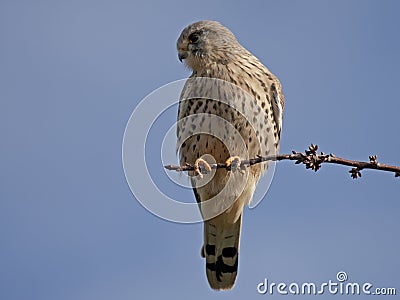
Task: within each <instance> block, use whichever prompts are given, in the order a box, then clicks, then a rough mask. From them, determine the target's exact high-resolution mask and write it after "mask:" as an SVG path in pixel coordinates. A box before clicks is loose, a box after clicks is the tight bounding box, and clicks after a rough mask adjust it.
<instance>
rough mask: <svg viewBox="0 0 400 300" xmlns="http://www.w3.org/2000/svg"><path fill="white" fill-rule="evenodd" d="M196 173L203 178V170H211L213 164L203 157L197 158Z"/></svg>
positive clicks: (195, 163)
mask: <svg viewBox="0 0 400 300" xmlns="http://www.w3.org/2000/svg"><path fill="white" fill-rule="evenodd" d="M193 167H194V173H195V174H196V175H197V176H199V177H200V178H201V179H202V178H203V173H202V171H204V170H205V171H206V172H207V173H208V172H211V166H210V165H209V164H208V162H206V161H205V160H204V159H202V158H198V159H196V161H195V162H194V165H193Z"/></svg>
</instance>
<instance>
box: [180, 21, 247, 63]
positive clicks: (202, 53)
mask: <svg viewBox="0 0 400 300" xmlns="http://www.w3.org/2000/svg"><path fill="white" fill-rule="evenodd" d="M177 48H178V58H179V60H180V61H182V60H185V63H186V65H187V66H188V67H189V68H191V69H192V70H194V71H198V70H201V69H203V68H207V67H208V66H210V65H211V64H227V63H229V61H231V60H232V58H233V56H234V55H235V53H236V52H238V51H240V50H241V46H240V45H239V43H238V42H237V40H236V38H235V36H234V35H233V33H232V32H231V31H230V30H229V29H228V28H226V27H224V26H222V25H221V24H220V23H218V22H216V21H199V22H196V23H193V24H191V25H189V26H187V27H186V28H185V29H184V30H183V31H182V33H181V35H180V37H179V38H178V42H177Z"/></svg>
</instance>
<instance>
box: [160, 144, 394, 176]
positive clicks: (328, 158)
mask: <svg viewBox="0 0 400 300" xmlns="http://www.w3.org/2000/svg"><path fill="white" fill-rule="evenodd" d="M317 151H318V145H313V144H311V146H310V147H308V150H305V152H296V151H292V154H279V155H269V156H258V157H256V158H251V159H248V160H242V162H241V164H240V168H241V169H244V168H247V167H249V166H252V165H255V164H258V163H261V162H264V161H281V160H294V161H295V164H304V165H305V166H306V169H311V170H314V171H315V172H316V171H318V170H319V168H320V167H321V165H322V164H323V163H327V164H337V165H343V166H349V167H353V168H352V169H351V170H350V171H349V173H350V176H351V177H352V178H354V179H357V178H359V177H361V170H364V169H374V170H380V171H386V172H393V173H394V175H395V177H400V167H397V166H391V165H385V164H381V163H379V162H378V161H377V156H376V155H371V156H369V162H364V161H357V160H350V159H345V158H341V157H337V156H335V155H333V154H325V153H324V152H321V153H320V154H318V153H317ZM210 167H211V169H213V170H215V169H226V170H228V171H230V169H231V166H229V165H227V164H226V163H216V164H211V165H210ZM164 168H166V169H167V170H173V171H178V172H182V171H193V170H194V166H193V165H190V164H186V165H184V166H174V165H167V166H164ZM201 172H202V173H203V174H206V173H207V172H208V171H207V170H204V168H201Z"/></svg>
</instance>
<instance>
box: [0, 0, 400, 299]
mask: <svg viewBox="0 0 400 300" xmlns="http://www.w3.org/2000/svg"><path fill="white" fill-rule="evenodd" d="M399 9H400V4H399V3H398V2H397V1H389V0H386V1H378V0H376V1H354V0H353V1H344V0H343V1H317V0H315V1H259V2H257V1H243V2H237V3H235V2H228V1H220V2H212V1H200V2H199V1H195V2H193V3H190V2H188V1H165V2H161V1H160V2H152V1H146V2H145V3H144V4H138V3H135V2H133V1H118V0H117V1H6V0H4V1H1V2H0V66H1V67H0V136H1V144H0V298H1V299H7V300H14V299H31V300H36V299H40V300H46V299H58V300H64V299H74V300H80V299H96V300H101V299H121V300H124V299H160V298H162V299H187V298H188V297H190V298H191V299H209V298H215V299H237V298H239V297H242V298H243V297H246V298H249V299H253V298H272V299H280V298H282V296H280V295H264V296H261V295H258V294H257V291H256V286H257V284H258V283H259V282H261V281H262V280H263V279H264V278H268V279H269V280H270V281H275V282H281V281H283V282H288V283H290V282H299V283H301V282H304V281H315V282H324V281H328V280H329V279H334V278H335V276H336V273H337V272H339V271H346V272H347V274H348V276H349V280H352V281H356V282H360V283H362V282H366V281H368V282H371V283H373V284H374V286H377V287H379V286H380V287H391V286H393V287H396V288H397V291H398V293H399V292H400V285H399V279H400V260H399V258H398V253H400V242H399V239H398V236H399V228H400V218H399V213H400V202H399V194H400V185H399V184H400V183H399V181H398V179H397V180H396V179H395V178H394V176H393V175H392V174H387V173H379V172H375V171H370V172H368V171H366V172H363V176H362V178H361V179H359V180H357V181H354V180H352V179H351V178H350V177H349V175H348V173H347V171H348V169H346V168H343V167H340V166H323V167H322V169H321V170H320V171H319V172H318V173H316V174H315V173H313V172H311V171H309V170H305V169H304V167H303V166H295V165H293V163H291V162H281V163H279V164H278V165H277V170H276V174H275V177H274V179H273V183H272V185H271V188H270V190H269V192H268V194H267V196H266V197H265V199H264V200H263V201H262V202H261V204H260V205H258V206H257V208H255V209H246V211H245V213H244V222H243V231H242V242H241V253H240V264H239V275H238V280H237V284H236V286H235V288H234V290H233V291H231V292H214V291H211V290H210V289H209V287H208V284H207V282H206V278H205V270H204V261H202V260H201V259H200V255H199V251H200V247H201V240H202V226H201V224H186V225H183V224H178V223H172V222H168V221H164V220H162V219H160V218H157V217H155V216H154V215H153V214H151V213H149V212H148V211H147V210H145V209H144V208H143V207H142V206H141V205H140V204H139V203H138V202H137V201H136V200H135V198H134V197H133V195H132V193H131V191H130V190H129V187H128V185H127V183H126V180H125V177H124V172H123V167H122V161H121V148H122V137H123V133H124V129H125V126H126V123H127V121H128V119H129V117H130V115H131V113H132V111H133V109H134V108H135V106H136V105H137V104H138V103H139V102H140V101H141V100H142V99H143V98H144V97H145V96H146V95H148V94H149V93H151V92H152V91H153V90H155V89H156V88H158V87H160V86H162V85H165V84H167V83H169V82H171V81H175V80H178V79H182V78H185V77H187V76H188V75H189V71H188V70H187V69H185V68H184V66H183V65H182V64H181V63H180V62H179V61H178V59H177V54H176V49H175V43H176V39H177V37H178V36H179V33H180V31H181V30H182V29H183V28H184V27H185V26H186V25H187V24H189V23H191V22H194V21H197V20H200V19H213V20H218V21H220V22H221V23H223V24H224V25H226V26H227V27H229V28H230V29H231V30H232V31H233V32H234V33H235V35H236V36H237V38H238V40H239V41H240V42H241V43H242V44H243V45H244V46H245V47H246V48H247V49H249V50H250V51H251V52H253V53H254V54H255V55H256V56H257V57H259V58H260V59H261V61H263V62H264V63H265V64H266V65H267V66H268V67H269V68H270V70H272V71H273V72H274V73H275V74H276V75H277V76H278V77H279V78H280V80H281V82H282V85H283V89H284V93H285V98H286V106H285V112H284V121H283V132H282V140H281V152H283V153H286V152H290V151H291V150H292V149H296V150H298V151H300V150H304V149H305V148H306V147H307V146H308V145H309V144H310V143H317V144H318V145H319V146H320V148H321V150H323V151H325V152H332V153H335V154H336V155H338V156H343V157H346V158H352V159H359V160H366V159H368V155H371V154H377V155H378V159H379V160H380V161H381V162H385V163H389V164H397V165H400V159H399V156H398V153H399V150H400V140H399V138H398V136H399V134H398V131H399V121H398V116H399V111H400V101H399V96H398V86H399V80H400V76H399V72H398V70H399V68H400V58H399V53H400V39H399V35H398V29H399V28H400V19H399V18H398V12H399ZM160 105H161V104H160ZM167 116H170V117H171V120H170V121H171V122H173V118H175V116H174V113H173V111H172V112H171V113H170V114H168V115H167ZM155 137H157V135H155ZM158 137H159V138H160V139H161V138H162V134H159V135H158ZM153 151H154V153H155V155H159V152H158V149H154V150H153ZM155 168H156V166H155ZM159 168H160V172H161V170H162V168H161V166H159ZM155 173H157V172H155ZM160 174H161V173H160ZM137 184H138V185H140V184H143V183H141V182H138V183H137ZM169 192H172V193H174V191H173V190H172V191H169ZM181 192H182V191H181V190H180V189H178V188H177V189H176V191H175V193H176V195H177V196H179V194H180V193H181ZM172 196H173V195H172ZM319 297H320V298H322V299H337V298H340V296H339V295H334V296H333V295H328V294H325V295H323V296H318V298H319ZM295 298H296V297H295ZM372 298H374V297H372ZM375 298H379V299H385V298H387V299H393V298H394V297H383V296H380V297H375ZM297 299H302V296H297Z"/></svg>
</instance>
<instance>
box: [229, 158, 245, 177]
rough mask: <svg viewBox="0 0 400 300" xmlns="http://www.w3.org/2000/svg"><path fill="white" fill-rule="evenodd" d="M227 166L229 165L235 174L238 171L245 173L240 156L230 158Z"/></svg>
mask: <svg viewBox="0 0 400 300" xmlns="http://www.w3.org/2000/svg"><path fill="white" fill-rule="evenodd" d="M225 164H226V165H227V167H230V168H231V171H232V172H233V173H235V172H236V171H238V172H240V173H241V174H244V173H245V171H244V169H243V168H242V167H241V164H242V159H241V158H240V157H239V156H231V157H229V158H228V159H227V160H226V162H225Z"/></svg>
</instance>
